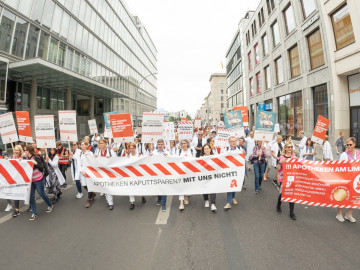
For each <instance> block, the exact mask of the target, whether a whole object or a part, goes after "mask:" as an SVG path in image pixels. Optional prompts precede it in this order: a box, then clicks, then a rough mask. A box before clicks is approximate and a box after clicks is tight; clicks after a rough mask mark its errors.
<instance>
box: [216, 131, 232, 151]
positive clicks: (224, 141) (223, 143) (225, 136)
mask: <svg viewBox="0 0 360 270" xmlns="http://www.w3.org/2000/svg"><path fill="white" fill-rule="evenodd" d="M230 136H231V130H230V129H225V128H219V129H218V130H217V135H216V138H215V147H216V148H222V149H223V148H226V147H228V146H229V138H230Z"/></svg>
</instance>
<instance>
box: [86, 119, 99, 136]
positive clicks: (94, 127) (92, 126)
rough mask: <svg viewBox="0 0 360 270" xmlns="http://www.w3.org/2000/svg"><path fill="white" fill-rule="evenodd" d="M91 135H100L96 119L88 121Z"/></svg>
mask: <svg viewBox="0 0 360 270" xmlns="http://www.w3.org/2000/svg"><path fill="white" fill-rule="evenodd" d="M88 124H89V131H90V134H95V133H99V132H98V128H97V125H96V119H91V120H88Z"/></svg>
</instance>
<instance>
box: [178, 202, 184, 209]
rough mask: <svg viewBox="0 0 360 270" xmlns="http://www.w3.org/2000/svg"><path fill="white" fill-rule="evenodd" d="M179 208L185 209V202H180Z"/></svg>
mask: <svg viewBox="0 0 360 270" xmlns="http://www.w3.org/2000/svg"><path fill="white" fill-rule="evenodd" d="M179 210H184V203H183V202H181V203H180V206H179Z"/></svg>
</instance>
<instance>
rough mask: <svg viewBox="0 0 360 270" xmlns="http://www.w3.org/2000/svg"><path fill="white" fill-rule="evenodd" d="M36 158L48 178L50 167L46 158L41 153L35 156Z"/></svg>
mask: <svg viewBox="0 0 360 270" xmlns="http://www.w3.org/2000/svg"><path fill="white" fill-rule="evenodd" d="M34 159H35V161H36V162H37V164H38V169H39V171H41V172H42V173H43V176H44V178H46V177H47V176H48V175H49V169H48V167H47V164H46V162H45V160H44V158H43V157H42V156H41V155H39V156H37V157H36V156H35V157H34Z"/></svg>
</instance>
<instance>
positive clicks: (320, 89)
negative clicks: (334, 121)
mask: <svg viewBox="0 0 360 270" xmlns="http://www.w3.org/2000/svg"><path fill="white" fill-rule="evenodd" d="M313 92H314V120H315V121H314V126H315V125H316V121H317V118H318V116H319V115H321V116H324V117H325V118H327V119H329V106H328V94H327V87H326V84H322V85H319V86H315V87H313Z"/></svg>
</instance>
